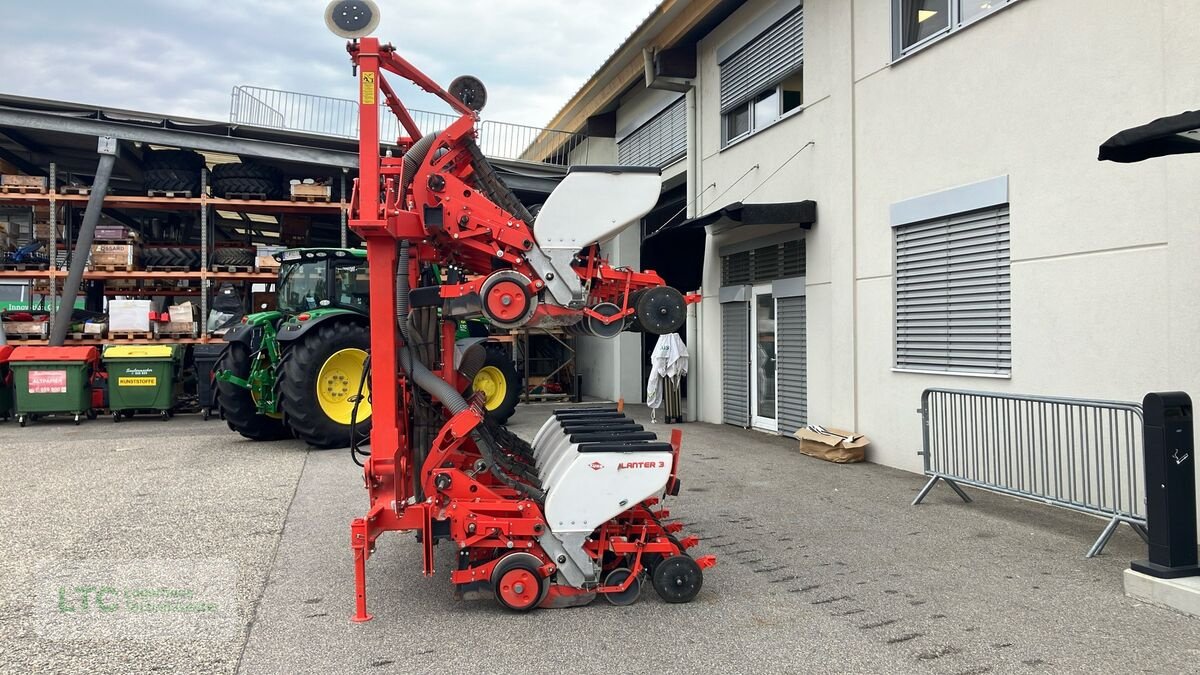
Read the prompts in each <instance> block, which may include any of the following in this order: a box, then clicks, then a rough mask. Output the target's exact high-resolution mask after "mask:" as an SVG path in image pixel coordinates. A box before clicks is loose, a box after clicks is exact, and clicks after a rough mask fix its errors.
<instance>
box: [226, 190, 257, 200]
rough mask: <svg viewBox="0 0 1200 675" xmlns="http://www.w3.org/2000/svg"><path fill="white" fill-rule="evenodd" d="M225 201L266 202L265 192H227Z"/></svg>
mask: <svg viewBox="0 0 1200 675" xmlns="http://www.w3.org/2000/svg"><path fill="white" fill-rule="evenodd" d="M225 198H226V199H243V200H247V201H258V202H263V201H266V200H267V193H265V192H229V193H226V194H225Z"/></svg>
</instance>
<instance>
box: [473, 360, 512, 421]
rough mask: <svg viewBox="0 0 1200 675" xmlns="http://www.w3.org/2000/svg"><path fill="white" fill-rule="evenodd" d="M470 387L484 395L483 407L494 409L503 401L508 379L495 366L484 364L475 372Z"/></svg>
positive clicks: (506, 391) (506, 392)
mask: <svg viewBox="0 0 1200 675" xmlns="http://www.w3.org/2000/svg"><path fill="white" fill-rule="evenodd" d="M471 388H472V389H474V390H475V391H482V392H483V395H484V396H485V397H486V400H485V401H484V404H483V405H484V407H485V408H487V409H488V410H495V409H496V408H499V407H500V405H501V404H502V403H504V397H505V396H506V395H507V394H508V380H506V379H504V373H502V372H500V369H499V368H497V367H496V366H484V367H483V368H480V369H479V372H478V373H476V374H475V380H474V381H473V382H471Z"/></svg>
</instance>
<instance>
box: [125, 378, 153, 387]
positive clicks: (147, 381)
mask: <svg viewBox="0 0 1200 675" xmlns="http://www.w3.org/2000/svg"><path fill="white" fill-rule="evenodd" d="M117 386H118V387H155V386H158V378H157V377H118V378H117Z"/></svg>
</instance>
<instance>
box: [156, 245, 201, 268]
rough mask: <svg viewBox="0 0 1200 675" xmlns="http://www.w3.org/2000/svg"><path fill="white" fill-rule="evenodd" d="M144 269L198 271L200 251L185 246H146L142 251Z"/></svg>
mask: <svg viewBox="0 0 1200 675" xmlns="http://www.w3.org/2000/svg"><path fill="white" fill-rule="evenodd" d="M142 264H143V265H145V266H146V267H186V268H187V269H189V270H197V269H200V250H199V249H196V248H192V247H187V246H147V247H144V248H143V249H142Z"/></svg>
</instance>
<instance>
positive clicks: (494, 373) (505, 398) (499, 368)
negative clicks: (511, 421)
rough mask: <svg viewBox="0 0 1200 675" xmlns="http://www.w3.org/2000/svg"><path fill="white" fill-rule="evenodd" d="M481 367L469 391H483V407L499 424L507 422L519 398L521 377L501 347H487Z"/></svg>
mask: <svg viewBox="0 0 1200 675" xmlns="http://www.w3.org/2000/svg"><path fill="white" fill-rule="evenodd" d="M486 349H487V357H486V359H485V360H484V362H483V367H482V368H480V369H479V372H478V373H476V374H475V379H474V380H472V381H471V391H479V392H483V395H484V397H485V398H484V405H483V407H484V409H486V410H487V413H488V416H489V417H491V418H492V419H493V420H495V421H496V422H499V423H500V424H505V423H507V422H508V418H510V417H512V415H513V412H514V411H515V410H516V409H517V402H518V401H519V400H520V398H521V379H520V376H519V375H517V369H516V368H515V367H514V366H513V363H512V359H510V358H508V354H507V353H506V352H505V350H504V349H503V348H495V347H487V348H486Z"/></svg>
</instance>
